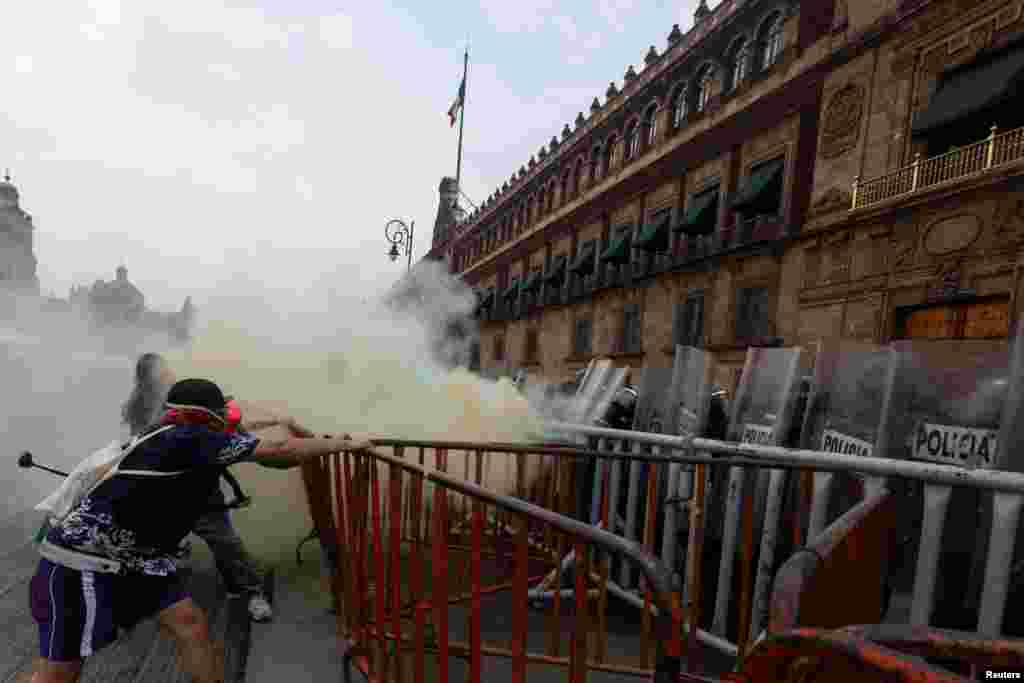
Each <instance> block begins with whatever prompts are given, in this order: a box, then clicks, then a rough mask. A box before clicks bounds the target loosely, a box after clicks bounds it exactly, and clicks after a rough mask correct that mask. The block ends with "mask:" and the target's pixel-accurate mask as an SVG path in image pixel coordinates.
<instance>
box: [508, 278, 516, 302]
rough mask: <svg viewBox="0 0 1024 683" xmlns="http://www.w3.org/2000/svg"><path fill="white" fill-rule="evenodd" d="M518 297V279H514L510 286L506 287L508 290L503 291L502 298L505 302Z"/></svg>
mask: <svg viewBox="0 0 1024 683" xmlns="http://www.w3.org/2000/svg"><path fill="white" fill-rule="evenodd" d="M518 295H519V278H515V279H514V280H512V284H510V285H509V286H508V289H506V290H505V294H504V297H505V299H506V300H507V299H512V298H515V297H516V296H518Z"/></svg>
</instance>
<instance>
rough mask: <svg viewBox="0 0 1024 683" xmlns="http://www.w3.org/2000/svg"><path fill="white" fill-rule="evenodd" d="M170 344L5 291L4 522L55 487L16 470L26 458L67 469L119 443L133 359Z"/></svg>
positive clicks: (1, 339) (0, 321) (1, 322)
mask: <svg viewBox="0 0 1024 683" xmlns="http://www.w3.org/2000/svg"><path fill="white" fill-rule="evenodd" d="M170 344H171V341H170V339H169V338H168V336H167V335H164V334H157V333H144V332H139V331H129V330H112V329H109V328H108V329H103V328H96V327H95V326H93V325H92V324H91V323H90V321H89V320H88V319H87V318H86V317H85V316H83V315H80V314H79V313H77V312H76V311H74V310H62V309H60V308H55V307H54V306H53V305H52V303H49V302H47V301H45V300H43V299H40V298H38V297H32V296H23V295H18V294H14V293H10V292H0V377H2V378H3V381H2V383H0V387H2V388H0V434H3V437H4V438H3V451H2V455H0V467H4V468H6V471H4V472H3V475H2V477H0V482H2V483H0V494H2V495H0V522H2V520H4V519H7V518H8V517H10V516H11V515H14V514H16V513H19V512H21V511H23V510H25V509H27V508H30V507H31V506H33V505H35V503H37V502H38V501H39V500H40V499H42V498H43V497H44V496H45V495H46V494H48V493H49V492H50V491H51V490H52V489H53V488H55V487H56V485H57V483H58V481H57V480H56V478H55V477H54V475H52V474H48V473H45V472H43V471H41V470H38V469H33V470H20V469H18V468H17V467H16V464H15V463H16V460H17V457H18V456H19V455H20V454H21V452H23V451H29V452H31V453H32V454H33V456H34V457H35V459H36V460H37V461H39V462H40V463H44V464H49V465H52V466H54V467H57V468H58V469H65V470H66V469H69V468H70V467H73V466H74V465H75V464H76V463H77V462H78V461H79V460H81V459H82V458H84V457H85V456H87V455H88V454H89V453H91V452H92V451H93V450H95V449H96V448H98V447H99V446H102V445H103V444H105V443H109V442H110V441H111V440H112V439H114V438H117V437H118V435H119V434H122V433H123V432H122V429H121V427H120V424H119V420H120V414H119V409H120V405H121V402H122V401H124V400H125V398H127V396H128V392H129V391H130V390H131V384H132V372H133V365H134V362H135V358H136V357H137V356H138V354H139V353H141V352H142V351H144V350H158V351H162V350H164V349H166V348H168V347H169V346H170Z"/></svg>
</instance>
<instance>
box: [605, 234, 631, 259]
mask: <svg viewBox="0 0 1024 683" xmlns="http://www.w3.org/2000/svg"><path fill="white" fill-rule="evenodd" d="M629 241H630V234H629V231H625V232H623V233H622V234H621V235H619V236H618V237H616V238H615V240H614V241H612V243H611V245H609V247H608V248H607V249H605V252H604V253H603V254H601V262H602V263H616V264H619V265H622V264H624V263H629V251H630V249H629Z"/></svg>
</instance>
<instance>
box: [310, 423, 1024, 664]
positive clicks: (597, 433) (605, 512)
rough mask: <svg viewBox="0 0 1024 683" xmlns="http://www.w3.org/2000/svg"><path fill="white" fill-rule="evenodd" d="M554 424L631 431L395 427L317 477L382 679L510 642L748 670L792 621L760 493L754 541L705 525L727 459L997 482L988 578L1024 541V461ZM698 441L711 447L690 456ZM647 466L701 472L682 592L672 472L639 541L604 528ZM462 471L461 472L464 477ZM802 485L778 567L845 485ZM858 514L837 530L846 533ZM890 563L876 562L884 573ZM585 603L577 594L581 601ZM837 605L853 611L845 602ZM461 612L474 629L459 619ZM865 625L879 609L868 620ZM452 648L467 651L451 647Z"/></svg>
mask: <svg viewBox="0 0 1024 683" xmlns="http://www.w3.org/2000/svg"><path fill="white" fill-rule="evenodd" d="M552 426H553V428H556V429H558V430H560V431H563V432H568V433H572V432H575V433H577V434H579V435H581V436H587V437H596V438H598V439H603V440H608V441H611V440H615V441H619V442H620V443H624V444H625V447H624V448H623V449H622V450H616V451H609V450H596V451H593V450H585V449H573V448H565V447H561V448H555V447H543V446H528V445H500V444H468V443H438V442H431V443H426V442H424V443H413V442H401V441H382V442H379V444H380V445H379V446H378V448H377V452H376V453H374V454H372V455H351V454H349V455H341V456H337V457H335V458H334V459H333V460H332V461H331V463H330V466H329V468H328V469H327V471H329V473H330V477H329V487H330V489H329V490H328V489H326V488H322V489H321V490H319V492H318V491H316V490H311V493H310V495H311V496H318V495H319V496H324V497H328V496H329V499H330V500H331V501H332V512H333V514H334V517H335V520H336V522H335V526H336V529H337V537H338V538H337V544H338V546H339V548H341V549H342V552H341V553H340V556H339V561H340V562H341V563H342V564H341V566H339V567H338V571H337V573H336V576H335V582H334V585H335V590H336V591H337V593H338V595H339V598H340V599H339V602H341V604H342V605H343V606H344V607H343V609H342V610H341V612H340V614H339V632H340V633H342V634H344V635H345V638H346V642H347V643H349V645H350V647H349V649H348V653H349V656H350V657H352V658H354V659H355V660H356V661H358V663H359V664H360V666H361V667H362V668H363V669H364V671H366V672H367V673H368V675H370V676H371V677H372V678H373V680H378V679H379V680H384V679H392V680H405V679H406V678H408V677H410V676H411V677H412V679H413V680H417V681H418V680H423V677H424V675H425V674H424V671H425V669H424V667H425V662H427V661H428V660H430V661H433V662H434V663H435V668H436V672H437V674H439V675H441V680H449V678H448V676H449V674H452V675H453V676H454V673H455V668H454V667H455V665H456V662H457V661H468V662H469V669H468V671H467V673H468V675H469V676H470V677H471V678H472V679H473V680H479V676H480V675H482V672H483V671H485V669H486V662H487V661H489V660H490V658H495V657H497V658H502V657H505V658H511V659H512V660H513V669H514V671H515V672H516V680H522V677H523V676H525V673H526V671H527V669H528V668H531V667H538V666H556V667H563V668H564V669H565V670H566V673H567V675H569V676H570V678H572V680H573V681H577V680H582V678H581V676H582V673H581V672H583V671H586V670H601V671H605V672H609V673H613V674H621V675H633V676H635V675H641V676H646V675H657V676H659V677H662V676H664V675H666V674H667V673H668V674H670V672H672V671H679V670H680V669H681V668H684V667H683V666H681V665H680V663H679V659H678V658H679V657H680V656H682V657H683V658H684V663H685V669H686V671H688V672H702V673H704V674H706V675H707V674H711V675H725V673H726V672H728V671H730V670H742V669H743V666H744V658H745V657H746V655H748V654H749V653H751V652H753V651H755V650H756V648H758V647H760V644H761V643H763V642H765V639H766V638H767V639H771V638H772V637H774V636H776V635H778V634H777V633H772V632H770V630H769V629H768V626H769V624H768V601H767V600H764V601H760V602H759V601H757V600H755V599H754V598H755V595H754V588H755V586H756V584H755V578H756V570H757V569H758V564H757V562H758V560H759V559H760V558H758V556H757V550H758V547H759V544H758V543H757V539H756V538H755V536H754V529H753V517H754V510H753V498H752V497H751V496H745V497H741V498H738V499H737V498H733V499H731V500H734V501H735V503H736V504H737V505H738V506H739V507H740V510H739V513H738V514H736V515H734V516H733V517H734V518H735V519H736V520H737V521H736V524H737V527H738V528H737V530H736V531H735V533H734V537H735V538H738V539H739V543H738V544H737V546H736V547H723V548H722V549H721V550H720V551H719V552H718V553H717V554H716V553H715V552H709V551H708V549H707V548H706V547H705V540H706V538H707V537H708V535H709V530H708V529H707V528H706V524H705V523H704V522H705V520H706V519H707V514H706V513H707V507H708V499H709V496H708V491H707V490H706V486H707V483H708V482H709V481H712V480H713V478H712V477H710V476H709V472H710V471H711V470H712V469H719V468H738V467H739V468H745V469H748V470H755V471H764V470H780V471H783V472H785V473H792V472H803V473H806V474H807V475H816V474H820V473H845V474H853V473H856V474H858V475H859V476H861V477H863V478H865V479H866V480H867V482H868V485H867V486H866V487H865V489H866V492H867V494H868V495H879V494H882V493H886V489H885V480H886V479H887V478H893V477H897V478H903V479H911V480H915V481H919V482H921V483H922V485H924V486H927V487H932V488H934V489H943V488H945V489H949V488H950V487H953V486H958V487H973V488H976V489H979V490H982V491H990V492H993V494H994V495H995V497H996V501H997V504H996V506H995V509H996V515H997V516H996V519H995V523H994V524H993V525H992V530H991V539H990V544H989V548H990V552H989V557H988V561H989V564H988V565H987V566H986V568H985V569H986V575H988V576H996V577H998V576H1000V575H1002V576H1007V575H1008V574H1009V561H1010V556H1009V555H1008V554H1006V548H1007V547H1009V548H1012V547H1013V541H1014V539H1015V536H1016V528H1017V524H1016V521H1017V519H1016V517H1012V515H1014V514H1015V513H1018V512H1019V507H1020V501H1021V500H1024V474H1016V473H1007V472H995V471H990V470H963V469H959V468H955V467H950V466H944V465H938V464H931V463H921V462H911V461H899V460H886V459H881V458H874V457H863V458H855V459H854V458H850V457H848V456H844V455H837V454H832V453H823V452H819V451H809V450H796V449H786V448H781V447H773V446H764V445H756V444H738V443H730V442H723V441H716V440H711V439H702V438H691V437H674V436H670V435H663V434H650V433H637V432H624V431H621V430H613V429H605V428H599V427H580V426H576V425H569V424H555V425H552ZM641 446H651V447H656V452H643V450H642V449H641ZM385 448H391V449H392V453H393V454H388V453H385V452H383V451H384V449H385ZM693 453H696V454H698V455H685V454H693ZM407 456H409V457H407ZM588 459H593V460H596V461H597V462H598V463H599V470H600V472H601V481H602V482H603V484H602V487H601V495H600V499H599V503H600V504H599V518H600V522H601V525H598V526H595V525H589V524H585V523H583V522H580V521H578V520H575V519H572V518H571V517H569V516H568V515H567V514H565V513H569V512H571V511H573V510H575V509H576V502H577V501H576V500H575V497H576V495H577V487H576V486H575V485H574V484H575V482H574V480H573V479H574V476H575V472H576V471H577V470H578V469H580V467H579V463H581V462H583V461H584V460H588ZM632 463H641V464H645V465H647V466H648V467H650V468H652V472H653V471H656V470H658V469H661V468H665V469H666V470H669V469H671V468H673V467H675V468H676V469H677V470H678V469H679V468H680V467H684V468H691V467H692V468H693V470H694V475H695V476H694V477H693V483H694V487H693V488H694V490H693V496H692V497H691V498H690V500H689V501H688V502H689V524H688V525H687V528H686V535H687V538H686V541H685V546H686V548H687V550H686V553H685V567H684V568H682V573H683V574H684V576H685V581H684V583H683V585H682V586H681V587H680V590H677V591H673V590H672V586H671V576H672V571H673V569H678V568H672V567H668V566H665V565H664V564H663V563H661V562H659V561H657V560H656V559H654V558H657V557H660V556H661V552H660V551H661V550H662V549H663V548H660V547H659V545H663V544H664V538H663V537H662V538H661V540H660V541H658V534H657V531H658V523H659V521H658V514H657V512H658V511H657V504H658V500H659V498H658V496H657V495H655V493H656V492H655V491H654V490H653V489H654V487H655V486H656V484H657V482H658V481H659V480H660V478H659V477H657V476H649V477H647V479H646V483H647V487H648V490H647V491H646V496H645V499H644V500H643V505H642V506H638V509H640V510H641V511H642V515H641V518H640V519H639V520H638V528H639V529H642V535H641V536H640V538H638V539H637V540H635V541H634V540H630V539H627V538H623V537H621V536H618V535H615V534H612V533H610V532H608V531H606V530H605V528H607V527H608V519H609V512H610V505H609V502H610V497H611V495H610V494H611V491H612V490H613V489H612V487H611V474H612V471H613V469H612V467H613V465H617V464H618V465H627V464H632ZM505 465H511V470H510V475H511V476H510V477H509V476H507V475H506V476H505V478H504V479H500V478H499V479H496V478H495V476H494V473H495V472H499V473H500V472H501V471H502V470H503V468H504V466H505ZM460 471H461V473H462V476H457V475H456V472H460ZM308 483H309V482H308V481H307V484H308ZM488 487H492V488H493V489H494V490H489V489H488ZM785 490H786V489H784V488H779V489H777V490H776V491H773V492H770V493H769V496H772V495H783V493H782V492H783V491H785ZM499 491H500V492H499ZM802 491H803V493H805V494H807V496H809V497H810V499H809V500H808V499H804V500H801V501H799V505H797V506H796V507H797V508H798V510H799V512H800V513H799V514H797V515H794V516H791V517H789V518H782V520H783V521H781V522H779V525H778V527H777V528H776V529H775V531H776V535H777V538H779V539H780V541H782V543H780V547H779V548H778V550H779V552H777V553H775V554H774V555H775V558H774V559H775V560H776V562H773V564H772V566H770V567H768V566H766V567H764V568H763V570H764V571H766V572H768V573H769V574H770V575H771V577H772V579H773V580H774V577H775V573H776V571H777V569H778V566H776V565H781V564H782V562H783V561H785V560H787V559H788V558H790V557H792V556H793V551H795V550H797V549H800V548H802V547H804V543H810V541H811V540H812V539H809V538H807V536H806V529H807V524H808V522H809V519H808V517H809V516H810V511H811V510H814V509H819V508H820V507H821V506H822V505H823V503H822V502H821V501H819V500H817V498H818V497H820V496H827V495H829V490H828V489H822V488H819V487H816V488H815V489H810V488H808V489H803V490H802ZM510 494H511V495H510ZM886 495H888V494H886ZM726 500H730V499H729V498H726ZM767 502H770V501H766V504H767ZM842 520H843V518H840V520H837V521H836V522H835V523H833V524H832V525H829V526H828V527H827V528H826V529H824V530H822V534H826V533H830V532H832V531H833V527H834V526H835V525H839V524H840V522H842ZM601 526H604V527H605V528H601ZM767 526H769V525H766V527H767ZM719 535H720V536H721V534H719ZM570 554H571V557H575V558H582V559H581V561H579V562H577V566H578V567H580V569H579V570H578V571H574V572H572V577H571V581H570V582H569V585H565V584H562V583H556V584H554V585H549V586H547V587H546V589H545V592H546V595H544V596H543V597H544V598H546V601H545V603H544V605H543V606H544V610H543V612H542V613H538V611H537V609H536V607H537V605H536V603H535V604H534V605H533V609H532V610H531V607H530V598H531V597H537V596H536V594H535V593H534V594H533V595H532V596H531V594H530V591H529V586H530V585H531V583H532V584H536V583H537V582H538V581H540V579H541V578H542V577H545V576H549V575H550V574H551V572H552V570H553V569H554V568H555V567H558V566H562V565H564V564H566V561H567V559H569V558H570ZM724 554H730V555H733V554H738V555H739V565H740V567H739V569H740V571H739V576H738V577H734V579H733V581H732V582H731V584H730V590H726V591H717V590H713V589H712V587H711V586H709V584H713V582H715V581H716V580H719V579H718V577H717V576H716V575H715V568H716V567H717V568H719V569H720V568H721V564H722V555H724ZM855 559H856V558H855ZM861 561H867V560H863V559H862V560H861ZM872 561H873V560H872ZM616 563H617V565H616ZM918 563H919V565H920V566H925V567H927V566H929V565H928V560H927V558H922V557H919V558H918ZM992 563H995V566H993V564H992ZM623 564H627V565H632V567H633V568H635V569H637V570H639V573H640V575H641V576H642V578H643V583H642V585H641V586H639V587H638V588H639V590H637V589H633V590H627V589H624V588H623V587H622V586H621V585H620V586H616V584H615V581H614V580H613V578H614V576H615V574H614V572H613V571H612V569H613V568H614V566H619V567H620V568H621V566H622V565H623ZM884 569H885V567H875V566H865V567H864V571H865V572H868V573H870V572H872V571H876V572H877V571H881V570H884ZM927 588H928V586H927V585H925V587H924V588H921V587H919V586H918V585H915V586H914V591H913V602H914V603H915V606H914V607H912V609H911V613H912V614H928V613H929V610H928V609H926V607H927V605H925V607H921V606H920V605H919V604H918V603H921V602H925V603H927V602H928V601H929V600H931V599H932V597H933V596H932V595H931V594H930V593H929V591H928V590H926V589H927ZM509 594H511V601H509V600H508V595H509ZM502 595H504V596H505V597H504V598H501V596H502ZM722 595H724V596H725V599H726V600H727V601H728V604H727V605H726V607H724V608H723V607H721V606H719V605H717V604H716V600H717V599H719V598H720V597H721V596H722ZM1006 595H1007V586H1006V584H1005V583H1004V584H999V583H992V584H987V585H986V586H985V588H984V593H983V595H982V598H981V605H982V610H981V612H980V614H979V629H978V633H975V636H976V637H989V638H993V639H994V638H997V637H998V635H999V631H998V630H996V631H995V632H989V633H986V632H985V631H983V630H982V628H981V627H982V626H985V625H989V624H993V623H996V624H998V623H1001V615H1002V611H1003V609H1004V608H1005V600H1006ZM502 599H504V600H505V601H504V602H502V601H501V600H502ZM616 603H618V604H620V605H621V604H623V603H626V604H631V605H633V606H635V607H639V608H640V609H639V610H637V611H635V612H631V613H632V614H633V615H635V616H636V618H638V619H639V623H638V624H636V626H635V628H634V632H633V633H632V638H633V640H629V639H628V638H624V637H622V636H621V634H619V633H616V632H614V629H612V628H611V622H612V621H614V620H615V619H620V618H621V615H620V614H619V615H617V614H616V609H615V607H614V605H615V604H616ZM440 605H446V608H445V609H441V608H439V606H440ZM467 605H468V606H467ZM569 606H571V607H572V608H573V609H572V613H571V615H568V616H567V615H566V608H567V607H569ZM485 611H486V613H487V614H488V621H490V620H492V619H493V618H495V617H496V616H500V615H504V614H511V616H512V620H511V631H510V632H506V631H503V630H502V629H501V628H498V627H494V626H492V627H488V629H487V630H488V633H484V631H483V630H482V619H483V616H482V615H483V614H484V612H485ZM618 611H619V612H621V610H618ZM723 611H724V613H725V614H726V615H727V617H728V619H726V620H724V628H723V627H722V625H721V624H716V623H715V621H716V620H715V618H714V616H715V614H721V613H722V612H723ZM833 616H834V617H835V618H838V619H840V621H839V622H838V623H844V622H843V621H842V617H841V615H839V614H836V615H833ZM858 616H861V615H858ZM881 616H882V615H881V614H879V615H878V619H877V621H878V622H881V621H882V618H881ZM869 621H871V620H869ZM461 623H464V624H465V626H457V625H458V624H461ZM850 623H864V621H863V619H859V618H858V619H854V620H851V622H850ZM911 624H912V625H913V626H917V627H922V626H927V625H928V624H927V623H917V622H911ZM716 626H717V627H718V628H716ZM488 636H490V638H488ZM566 643H568V645H569V647H568V648H566V647H565V644H566ZM752 648H753V649H752ZM659 649H661V651H660V653H658V654H657V655H656V652H658V651H659ZM566 650H568V651H566ZM450 657H454V658H455V660H454V661H452V662H449V658H450ZM474 662H475V663H474ZM671 675H674V674H671ZM454 677H455V678H460V677H461V676H454Z"/></svg>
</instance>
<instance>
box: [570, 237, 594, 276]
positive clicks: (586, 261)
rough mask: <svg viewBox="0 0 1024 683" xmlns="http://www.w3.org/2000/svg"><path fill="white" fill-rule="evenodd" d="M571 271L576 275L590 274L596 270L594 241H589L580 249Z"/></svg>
mask: <svg viewBox="0 0 1024 683" xmlns="http://www.w3.org/2000/svg"><path fill="white" fill-rule="evenodd" d="M569 270H570V271H572V272H573V273H575V274H576V275H590V274H591V273H593V272H594V243H593V242H588V243H587V244H584V245H583V247H582V248H581V249H580V252H579V254H577V255H576V260H575V261H573V263H572V266H571V267H570V268H569Z"/></svg>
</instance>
